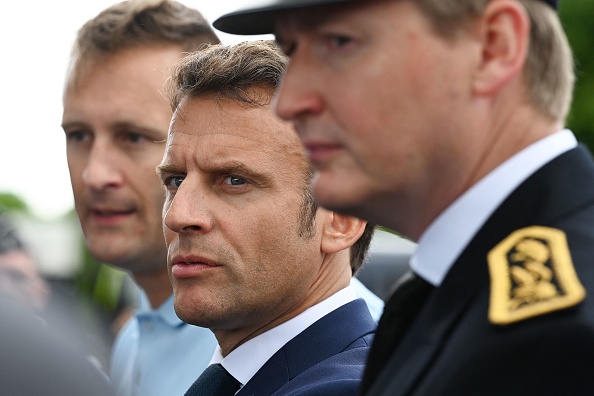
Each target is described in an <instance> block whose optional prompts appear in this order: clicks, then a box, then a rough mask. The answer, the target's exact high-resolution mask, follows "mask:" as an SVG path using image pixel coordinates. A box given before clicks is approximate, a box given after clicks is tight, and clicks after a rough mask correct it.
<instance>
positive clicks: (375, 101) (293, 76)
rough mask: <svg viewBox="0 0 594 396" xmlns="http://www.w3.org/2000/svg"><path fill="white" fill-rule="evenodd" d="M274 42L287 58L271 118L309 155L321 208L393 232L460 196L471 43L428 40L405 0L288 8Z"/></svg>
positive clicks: (424, 24)
mask: <svg viewBox="0 0 594 396" xmlns="http://www.w3.org/2000/svg"><path fill="white" fill-rule="evenodd" d="M314 14H315V17H312V15H314ZM277 40H278V41H279V43H280V45H281V47H282V48H283V50H284V51H285V52H286V53H287V54H288V55H289V56H290V58H291V60H290V64H289V66H288V69H287V71H286V73H285V76H284V79H283V83H282V86H281V88H280V90H279V92H278V95H277V99H276V111H277V113H278V114H279V115H280V116H281V117H282V118H284V119H286V120H290V121H292V122H293V123H294V126H295V129H296V131H297V133H298V134H299V137H300V139H301V140H302V142H303V144H304V145H305V147H306V149H307V152H308V154H309V158H310V160H311V163H312V164H313V166H314V167H315V169H316V175H315V180H314V184H313V191H314V196H315V198H316V201H318V203H319V204H320V205H322V206H325V207H326V208H329V209H333V210H337V211H342V212H346V213H348V214H351V215H355V216H358V217H362V218H365V219H367V220H371V221H372V222H376V223H379V224H384V225H388V226H391V225H393V224H394V223H393V222H392V220H393V218H392V216H393V217H395V218H397V217H399V216H400V217H402V216H406V215H407V213H399V210H400V211H402V212H405V211H408V210H410V209H411V208H415V207H427V206H428V205H429V202H425V201H423V200H425V199H429V198H430V197H431V195H432V194H441V193H442V189H443V190H447V193H449V192H450V191H453V190H456V189H457V190H459V189H460V186H461V184H463V183H464V182H465V181H464V176H462V177H461V176H460V174H459V171H460V167H461V164H463V162H462V161H463V158H464V157H465V156H467V155H469V154H468V153H472V151H473V144H472V142H471V141H470V140H469V139H467V138H466V137H465V136H456V135H458V134H460V132H459V131H460V129H461V128H458V127H459V126H460V123H461V122H463V121H462V120H463V119H464V116H463V115H461V114H463V112H464V107H463V106H462V105H461V104H463V102H464V101H465V100H467V99H468V97H469V95H470V90H471V89H470V86H469V84H468V79H467V77H468V76H469V75H470V72H469V70H470V67H471V65H472V61H473V60H476V59H478V58H479V57H478V55H479V54H476V52H478V51H475V53H474V54H473V53H472V48H473V47H472V46H473V44H471V43H469V40H466V41H465V40H460V41H459V40H456V41H454V40H452V41H447V40H445V39H443V38H441V37H439V36H437V35H436V33H435V32H434V31H433V30H432V27H431V25H430V23H429V21H428V20H427V19H426V18H425V16H424V15H423V14H422V13H421V12H420V11H419V10H418V9H417V7H416V6H415V4H414V2H411V1H364V2H355V3H354V4H352V5H342V6H331V7H322V8H320V9H319V10H316V12H315V13H313V12H312V10H306V11H303V12H300V11H294V12H290V13H288V15H285V16H284V17H282V18H281V19H280V22H279V27H278V32H277Z"/></svg>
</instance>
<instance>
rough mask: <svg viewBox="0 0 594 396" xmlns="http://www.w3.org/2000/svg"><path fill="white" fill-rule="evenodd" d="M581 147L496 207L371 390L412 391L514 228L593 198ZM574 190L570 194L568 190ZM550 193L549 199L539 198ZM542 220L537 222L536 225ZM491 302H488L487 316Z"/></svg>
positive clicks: (593, 171)
mask: <svg viewBox="0 0 594 396" xmlns="http://www.w3.org/2000/svg"><path fill="white" fill-rule="evenodd" d="M589 157H590V154H589V153H588V152H587V151H586V150H585V149H583V148H577V149H574V150H571V151H569V152H567V153H565V154H563V155H561V156H559V157H557V158H556V159H554V160H553V161H551V162H549V163H548V164H546V165H545V166H544V167H543V168H541V169H540V170H538V171H537V172H536V173H535V174H534V175H532V176H531V177H530V178H528V179H527V180H526V181H525V182H524V183H522V184H521V185H520V186H519V187H518V188H517V189H516V190H515V191H514V192H513V193H512V194H511V195H510V196H509V197H508V198H507V199H506V200H505V201H504V202H503V204H502V205H501V206H500V207H499V208H498V209H497V210H496V211H495V212H494V214H493V215H492V216H491V217H490V218H489V220H488V221H487V222H486V223H485V225H484V226H483V227H482V228H481V229H480V231H479V232H478V233H477V235H476V236H475V237H474V238H473V240H472V241H471V242H470V244H469V245H468V246H467V247H466V248H465V250H464V251H463V252H462V254H461V255H460V257H459V258H458V259H457V260H456V262H455V264H454V265H453V266H452V268H451V270H450V271H449V272H448V275H447V276H446V278H445V279H444V281H443V283H442V285H441V286H440V287H439V288H437V289H436V290H435V291H434V292H433V294H432V295H431V296H430V297H429V298H428V300H427V302H426V304H425V306H424V307H423V309H422V311H421V312H420V313H419V315H418V317H417V319H416V320H415V322H414V323H413V324H412V326H411V328H410V329H409V331H408V332H407V334H406V335H405V336H404V338H403V340H402V343H401V345H400V347H399V348H398V349H397V350H396V352H395V353H394V355H393V356H392V358H391V359H390V361H389V362H388V364H387V365H386V368H385V369H384V370H383V371H382V372H381V373H380V375H379V376H378V379H377V381H376V383H375V385H374V386H373V387H372V388H371V389H370V392H369V395H370V396H373V395H390V396H392V395H393V396H398V395H409V394H411V391H412V389H414V386H415V384H417V383H418V381H419V380H420V379H421V377H422V374H423V372H424V371H425V370H426V369H427V368H428V367H429V365H430V363H431V361H432V360H433V358H434V357H435V356H436V354H437V353H438V352H439V350H440V348H441V347H442V346H443V345H444V343H445V342H446V341H447V336H448V334H449V333H450V331H451V330H452V329H453V328H454V327H455V325H456V324H457V323H458V320H459V318H460V316H461V315H463V313H464V311H465V310H466V308H467V307H468V305H469V304H470V303H472V302H473V301H474V298H475V297H476V295H477V293H478V292H479V291H481V290H488V288H489V283H490V279H489V273H488V266H487V259H486V255H487V253H488V252H489V251H490V250H491V249H492V248H493V247H494V246H495V245H496V244H497V243H499V242H501V241H502V240H503V239H504V238H505V237H507V236H508V235H509V234H510V233H511V232H513V231H514V230H517V229H519V228H523V227H527V226H531V225H548V224H550V223H551V222H554V221H556V220H558V219H559V218H562V217H563V216H564V215H565V214H567V213H568V212H570V211H572V210H574V209H575V208H578V207H580V206H582V205H585V204H587V203H591V202H593V201H594V186H593V185H592V184H591V180H592V178H593V177H594V168H593V167H592V161H591V159H590V158H589ZM568 191H571V192H572V194H571V195H570V196H568V194H567V192H568ZM535 197H536V198H539V197H543V198H545V197H546V200H544V199H543V200H538V199H537V200H535ZM536 223H538V224H536ZM487 310H488V307H485V318H486V317H487Z"/></svg>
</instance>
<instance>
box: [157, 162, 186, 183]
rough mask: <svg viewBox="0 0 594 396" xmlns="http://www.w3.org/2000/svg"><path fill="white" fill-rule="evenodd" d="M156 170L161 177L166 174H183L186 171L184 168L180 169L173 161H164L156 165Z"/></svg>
mask: <svg viewBox="0 0 594 396" xmlns="http://www.w3.org/2000/svg"><path fill="white" fill-rule="evenodd" d="M155 171H156V172H157V176H159V177H160V178H161V179H162V178H163V176H164V175H166V174H183V173H185V172H183V171H182V170H180V168H179V167H178V166H176V165H174V164H173V163H171V162H164V163H162V164H159V165H157V166H156V167H155Z"/></svg>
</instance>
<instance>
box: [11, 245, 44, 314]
mask: <svg viewBox="0 0 594 396" xmlns="http://www.w3.org/2000/svg"><path fill="white" fill-rule="evenodd" d="M0 292H1V293H5V294H6V295H8V296H9V297H11V298H14V299H15V300H16V301H18V302H19V303H21V304H23V305H24V306H25V307H28V308H30V309H32V310H33V311H35V312H41V311H42V310H43V309H44V308H45V307H46V305H47V303H48V300H49V298H50V294H51V290H50V287H49V285H48V284H47V282H46V281H45V279H43V278H42V277H41V275H40V274H39V272H38V271H37V267H36V265H35V260H34V259H33V256H31V255H30V254H29V253H28V252H26V251H25V250H21V249H14V250H10V251H8V252H4V253H0Z"/></svg>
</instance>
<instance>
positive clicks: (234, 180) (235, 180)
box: [224, 176, 247, 186]
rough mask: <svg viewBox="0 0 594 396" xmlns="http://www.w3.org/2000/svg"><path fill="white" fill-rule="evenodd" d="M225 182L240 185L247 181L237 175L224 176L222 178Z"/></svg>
mask: <svg viewBox="0 0 594 396" xmlns="http://www.w3.org/2000/svg"><path fill="white" fill-rule="evenodd" d="M224 183H225V184H229V185H231V186H242V185H244V184H246V183H247V181H246V180H245V179H243V178H241V177H238V176H226V177H225V179H224Z"/></svg>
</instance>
